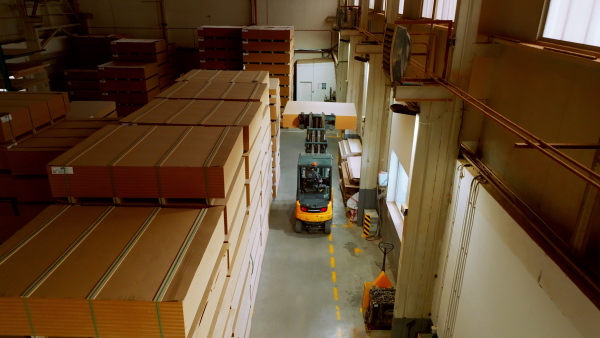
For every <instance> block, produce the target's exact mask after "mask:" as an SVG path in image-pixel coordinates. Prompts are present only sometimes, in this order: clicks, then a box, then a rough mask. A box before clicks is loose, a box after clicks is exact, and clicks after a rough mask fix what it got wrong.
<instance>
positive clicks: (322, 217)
mask: <svg viewBox="0 0 600 338" xmlns="http://www.w3.org/2000/svg"><path fill="white" fill-rule="evenodd" d="M298 119H299V128H300V129H306V140H305V142H304V146H305V152H304V153H301V154H300V156H299V157H298V171H297V188H296V210H295V218H296V223H295V225H294V231H295V232H297V233H301V232H302V231H303V230H307V231H308V232H310V233H316V232H318V231H321V230H322V231H323V232H324V233H325V234H330V233H331V223H332V222H333V189H332V186H331V184H332V171H331V170H332V166H333V156H331V154H328V153H327V136H326V132H327V130H333V129H334V125H335V116H334V115H325V114H324V113H321V114H313V113H309V114H304V113H301V114H300V115H299V116H298ZM315 173H316V175H315Z"/></svg>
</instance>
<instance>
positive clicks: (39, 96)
mask: <svg viewBox="0 0 600 338" xmlns="http://www.w3.org/2000/svg"><path fill="white" fill-rule="evenodd" d="M69 110H70V105H69V98H68V96H67V95H66V93H62V92H45V93H35V92H1V93H0V170H10V167H9V165H8V157H7V151H8V148H11V147H13V146H14V145H15V144H17V143H19V142H21V141H22V140H24V139H27V138H29V137H31V136H32V135H35V134H37V133H39V132H40V131H42V130H44V129H46V128H48V127H50V126H51V125H53V124H54V123H56V122H58V121H60V120H61V119H64V117H65V115H66V114H67V113H68V112H69Z"/></svg>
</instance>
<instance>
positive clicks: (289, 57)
mask: <svg viewBox="0 0 600 338" xmlns="http://www.w3.org/2000/svg"><path fill="white" fill-rule="evenodd" d="M242 38H243V44H242V48H243V50H244V69H245V70H266V71H268V72H269V74H270V76H271V77H272V78H277V79H279V86H280V92H279V94H280V95H281V110H282V111H283V110H284V109H285V105H286V103H287V102H288V101H290V100H292V96H293V92H294V91H293V87H292V86H293V84H294V56H295V55H294V27H293V26H248V27H244V29H243V30H242Z"/></svg>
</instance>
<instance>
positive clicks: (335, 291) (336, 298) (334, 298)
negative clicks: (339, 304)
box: [333, 288, 338, 300]
mask: <svg viewBox="0 0 600 338" xmlns="http://www.w3.org/2000/svg"><path fill="white" fill-rule="evenodd" d="M333 300H338V290H337V288H333Z"/></svg>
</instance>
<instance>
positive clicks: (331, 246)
mask: <svg viewBox="0 0 600 338" xmlns="http://www.w3.org/2000/svg"><path fill="white" fill-rule="evenodd" d="M329 253H330V254H332V255H333V244H329Z"/></svg>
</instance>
